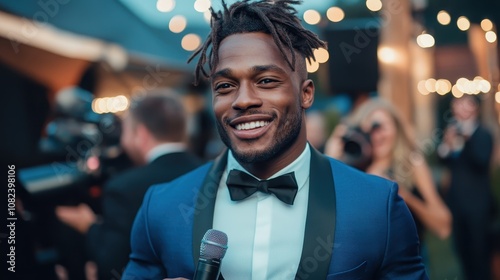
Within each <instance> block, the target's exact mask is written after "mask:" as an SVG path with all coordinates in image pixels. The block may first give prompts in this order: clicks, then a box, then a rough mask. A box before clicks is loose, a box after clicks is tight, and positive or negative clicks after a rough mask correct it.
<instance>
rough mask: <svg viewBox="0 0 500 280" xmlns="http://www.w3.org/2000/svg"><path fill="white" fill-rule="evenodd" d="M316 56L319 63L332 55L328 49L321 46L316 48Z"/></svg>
mask: <svg viewBox="0 0 500 280" xmlns="http://www.w3.org/2000/svg"><path fill="white" fill-rule="evenodd" d="M314 58H316V61H318V62H319V63H325V62H327V61H328V59H329V58H330V55H329V54H328V51H327V50H326V49H324V48H319V49H315V50H314Z"/></svg>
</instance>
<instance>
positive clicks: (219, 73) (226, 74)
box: [211, 68, 231, 79]
mask: <svg viewBox="0 0 500 280" xmlns="http://www.w3.org/2000/svg"><path fill="white" fill-rule="evenodd" d="M217 77H226V78H228V77H231V69H229V68H224V69H221V70H219V71H217V72H215V73H213V74H212V77H211V78H212V79H214V78H217Z"/></svg>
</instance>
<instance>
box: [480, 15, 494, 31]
mask: <svg viewBox="0 0 500 280" xmlns="http://www.w3.org/2000/svg"><path fill="white" fill-rule="evenodd" d="M481 28H482V29H483V30H484V31H490V30H491V29H493V22H491V20H489V19H487V18H485V19H483V20H482V21H481Z"/></svg>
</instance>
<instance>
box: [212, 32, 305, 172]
mask: <svg viewBox="0 0 500 280" xmlns="http://www.w3.org/2000/svg"><path fill="white" fill-rule="evenodd" d="M297 60H303V58H302V57H301V56H300V55H297ZM296 64H297V66H296V71H292V70H291V68H290V67H289V66H288V64H287V63H286V61H285V59H284V58H283V56H282V55H281V53H280V51H279V49H278V47H277V46H276V44H275V42H274V40H273V39H272V37H271V36H270V35H268V34H264V33H257V32H255V33H242V34H234V35H231V36H228V37H227V38H225V39H224V40H223V41H222V42H221V44H220V47H219V60H218V64H217V67H216V68H215V69H214V71H213V76H212V90H213V108H214V112H215V117H216V121H217V128H218V131H219V134H220V136H221V139H222V141H223V142H224V143H225V144H226V145H227V146H228V147H229V148H230V149H231V150H232V151H233V154H234V156H235V157H236V159H238V161H240V162H243V163H256V162H267V161H269V160H270V159H273V160H280V157H281V158H283V157H286V156H285V154H287V153H288V152H290V151H296V150H297V149H302V148H303V146H302V147H301V145H303V144H304V143H305V141H306V140H305V136H306V134H305V128H304V127H303V126H304V125H303V114H304V109H307V108H309V107H310V106H311V105H312V101H313V97H314V85H313V83H312V82H311V81H310V80H306V79H305V76H306V74H305V72H302V68H301V67H302V66H303V64H301V63H300V62H298V63H296ZM304 71H305V70H304ZM298 139H300V140H301V141H302V142H301V141H297V140H298ZM299 152H302V150H300V151H299Z"/></svg>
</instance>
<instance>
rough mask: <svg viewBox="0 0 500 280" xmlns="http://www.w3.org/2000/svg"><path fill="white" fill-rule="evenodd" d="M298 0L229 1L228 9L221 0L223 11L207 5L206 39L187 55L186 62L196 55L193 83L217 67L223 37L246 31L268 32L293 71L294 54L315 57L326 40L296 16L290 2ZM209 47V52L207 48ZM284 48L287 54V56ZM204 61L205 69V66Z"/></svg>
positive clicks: (208, 75) (308, 58)
mask: <svg viewBox="0 0 500 280" xmlns="http://www.w3.org/2000/svg"><path fill="white" fill-rule="evenodd" d="M301 2H302V1H301V0H275V1H272V0H260V1H254V2H250V0H242V1H239V2H236V3H234V4H232V5H231V6H230V7H229V8H228V7H227V4H226V2H225V1H224V0H222V6H223V11H218V12H215V11H214V10H213V8H210V11H211V13H212V18H211V21H210V27H211V29H212V30H211V32H210V34H208V36H207V39H206V40H205V42H204V43H203V45H201V46H200V47H199V48H198V49H197V50H196V51H195V52H194V53H193V54H192V55H191V57H190V58H189V60H188V63H189V62H190V61H191V60H193V58H195V57H196V56H197V55H200V58H199V60H198V64H197V65H196V69H195V84H197V83H198V82H199V79H200V75H203V77H205V78H210V75H211V71H212V70H213V69H215V68H216V67H217V62H218V60H219V54H218V51H219V46H220V43H221V41H222V40H224V38H226V37H228V36H230V35H233V34H237V33H249V32H264V33H267V34H270V35H271V36H272V37H273V39H274V42H275V43H276V45H277V46H278V49H279V51H280V52H281V54H282V55H283V58H284V59H285V61H286V62H287V64H288V65H289V66H290V67H291V69H292V71H295V62H296V59H297V58H296V55H295V52H298V53H299V54H300V55H301V56H302V57H301V59H304V58H307V60H308V61H309V62H310V61H311V59H312V60H315V58H314V54H313V51H314V49H317V48H320V47H323V48H326V43H325V42H323V41H322V40H320V39H319V38H318V36H317V35H316V34H314V33H313V32H311V31H309V30H307V29H305V28H304V27H303V26H302V24H301V23H300V20H299V18H298V17H297V15H296V14H297V10H295V8H293V7H292V6H291V5H296V4H300V3H301ZM210 46H212V49H211V50H210V52H209V53H208V56H207V52H208V51H209V47H210ZM286 50H289V51H290V53H291V58H290V57H289V55H287V53H286ZM207 61H208V67H209V70H208V71H207V70H206V69H205V64H206V63H207Z"/></svg>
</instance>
